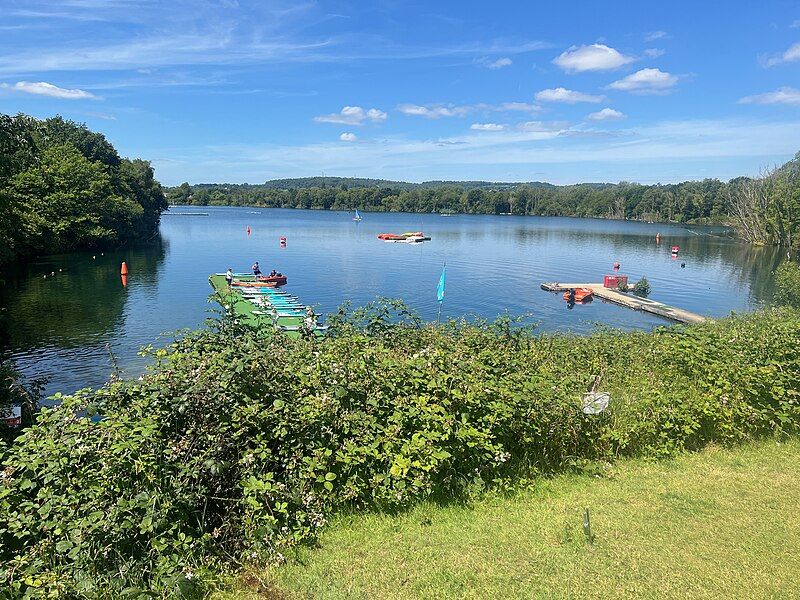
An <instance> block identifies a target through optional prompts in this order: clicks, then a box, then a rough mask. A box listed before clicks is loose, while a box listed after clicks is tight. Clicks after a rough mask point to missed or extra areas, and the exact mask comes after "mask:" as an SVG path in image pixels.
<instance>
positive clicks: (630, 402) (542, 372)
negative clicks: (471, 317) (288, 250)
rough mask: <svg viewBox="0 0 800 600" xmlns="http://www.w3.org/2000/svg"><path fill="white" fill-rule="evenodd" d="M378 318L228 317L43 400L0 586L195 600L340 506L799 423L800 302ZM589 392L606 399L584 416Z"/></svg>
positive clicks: (11, 493) (288, 544) (391, 504)
mask: <svg viewBox="0 0 800 600" xmlns="http://www.w3.org/2000/svg"><path fill="white" fill-rule="evenodd" d="M390 308H391V307H390ZM393 308H395V309H396V308H397V307H393ZM381 310H383V309H380V308H379V309H377V310H371V311H370V310H367V311H361V312H359V313H358V314H357V315H356V318H355V319H352V318H349V317H347V316H345V315H343V314H341V315H338V316H337V317H336V318H334V319H333V321H334V324H335V330H334V335H332V336H331V337H330V338H329V339H325V340H309V341H303V340H290V339H286V338H285V337H283V336H278V335H270V334H265V333H259V332H256V331H248V330H241V329H237V328H236V327H232V326H231V325H230V324H229V323H228V324H226V326H225V327H223V328H220V331H219V332H203V333H198V334H195V335H193V336H190V337H189V338H187V339H184V340H181V341H179V342H176V343H175V344H174V345H173V346H171V347H170V348H169V349H168V350H160V351H158V352H156V353H155V358H156V360H157V361H158V364H157V366H156V367H155V368H154V369H153V371H152V372H151V373H150V374H149V375H147V376H145V377H144V378H142V379H141V380H140V381H128V382H119V383H114V384H112V385H110V386H109V387H107V388H104V389H101V390H97V391H85V392H81V393H78V394H75V395H74V396H72V397H65V398H62V399H61V400H62V402H61V404H60V406H58V407H56V408H53V409H45V410H43V411H42V413H41V415H40V417H39V419H38V422H37V423H36V424H35V425H34V426H33V427H31V428H29V429H28V430H27V432H26V433H25V435H24V436H23V437H22V438H21V439H18V440H17V442H16V444H14V445H13V446H12V447H11V448H10V449H8V450H6V452H5V456H4V458H3V469H4V470H3V471H2V477H3V482H2V484H1V485H0V582H1V583H0V586H5V587H6V589H8V590H10V592H9V593H10V594H14V595H17V594H22V593H28V594H30V595H36V594H42V595H45V594H46V593H51V594H53V595H58V594H59V593H60V594H61V595H62V596H74V595H88V596H98V595H108V596H117V595H119V594H120V593H122V592H125V593H131V594H136V593H139V591H140V590H154V591H156V592H158V593H160V594H162V595H168V594H171V593H175V592H182V593H185V594H189V593H192V591H195V592H197V593H200V592H201V591H202V588H203V585H206V584H207V583H208V582H209V581H211V580H213V577H214V573H215V572H217V570H218V568H219V567H220V565H221V564H222V563H238V562H241V561H259V560H278V561H279V560H281V557H282V553H285V552H286V551H287V549H290V548H292V547H293V546H295V545H296V544H298V543H303V542H307V541H310V540H313V539H314V537H315V535H316V532H317V531H318V530H319V528H320V527H322V526H324V524H325V522H326V520H327V518H328V516H329V515H330V514H331V513H332V512H334V511H336V510H340V509H343V508H345V507H365V506H372V507H375V506H377V507H383V508H387V509H392V508H397V507H402V506H403V505H406V504H407V503H409V502H413V501H415V500H418V499H421V498H425V497H431V496H433V497H440V498H449V497H457V496H460V495H463V494H464V493H465V492H468V491H471V490H474V489H481V488H482V487H483V486H488V485H492V484H494V483H497V482H499V481H501V480H506V479H507V478H509V477H513V476H514V475H519V474H525V475H531V474H535V473H537V472H539V473H541V472H550V471H553V470H555V469H559V468H564V467H570V466H575V465H578V464H580V463H581V461H584V460H586V459H597V458H603V459H612V458H614V457H617V456H620V455H636V456H669V455H673V454H675V453H676V452H680V451H683V450H685V449H694V448H698V447H700V446H702V445H703V444H706V443H708V442H710V441H712V440H713V441H716V442H719V443H733V442H737V441H739V440H743V439H747V438H749V437H752V436H756V435H760V434H772V433H776V432H784V433H789V432H793V431H795V430H796V428H797V425H798V422H800V409H799V408H798V392H799V391H800V355H798V353H797V352H796V348H797V347H798V345H799V344H800V314H798V313H796V312H794V311H791V310H783V311H778V310H775V311H765V312H762V313H759V314H756V315H750V316H743V317H735V318H730V319H726V320H724V321H720V322H715V323H707V324H703V325H699V326H693V327H670V328H662V329H658V330H656V331H654V332H652V333H645V332H639V333H619V332H615V331H603V332H598V333H597V334H595V335H592V336H588V337H573V336H570V335H545V336H534V335H533V334H532V332H531V331H530V330H527V329H524V328H518V327H515V326H514V324H513V323H510V322H508V321H501V322H498V323H496V324H492V325H487V324H477V325H466V324H464V323H450V324H448V325H446V326H442V327H438V328H437V327H432V326H425V327H422V326H419V325H418V324H417V322H416V321H415V320H413V319H406V320H405V324H404V325H401V326H390V325H388V324H387V320H388V319H391V318H392V315H393V313H392V311H391V310H389V309H386V310H384V312H383V314H382V315H381V314H380V311H381ZM367 330H368V331H369V332H370V335H367V333H366V331H367ZM589 389H596V390H602V391H607V392H609V393H610V394H611V398H612V401H611V405H610V407H609V409H608V410H606V411H605V412H604V413H602V414H600V415H595V416H589V415H585V414H584V413H583V412H582V410H581V409H582V395H583V394H584V393H585V392H586V391H587V390H589Z"/></svg>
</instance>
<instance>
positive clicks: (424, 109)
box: [397, 104, 473, 119]
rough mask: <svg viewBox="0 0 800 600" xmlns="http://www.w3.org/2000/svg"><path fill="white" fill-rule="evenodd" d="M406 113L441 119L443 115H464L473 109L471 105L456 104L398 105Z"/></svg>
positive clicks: (398, 108)
mask: <svg viewBox="0 0 800 600" xmlns="http://www.w3.org/2000/svg"><path fill="white" fill-rule="evenodd" d="M397 110H399V111H400V112H401V113H403V114H404V115H409V116H413V117H426V118H428V119H439V118H441V117H463V116H466V115H467V114H469V112H470V111H472V110H473V107H471V106H455V105H452V104H451V105H449V106H444V105H441V104H439V105H432V106H420V105H419V104H400V105H399V106H398V107H397Z"/></svg>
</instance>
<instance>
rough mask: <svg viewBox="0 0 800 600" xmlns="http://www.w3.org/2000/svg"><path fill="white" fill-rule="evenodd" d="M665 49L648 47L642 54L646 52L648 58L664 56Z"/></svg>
mask: <svg viewBox="0 0 800 600" xmlns="http://www.w3.org/2000/svg"><path fill="white" fill-rule="evenodd" d="M664 53H665V51H664V50H662V49H661V48H647V49H646V50H645V51H644V52H642V54H644V55H645V56H646V57H647V58H658V57H659V56H664Z"/></svg>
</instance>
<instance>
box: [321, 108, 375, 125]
mask: <svg viewBox="0 0 800 600" xmlns="http://www.w3.org/2000/svg"><path fill="white" fill-rule="evenodd" d="M386 116H387V115H386V113H385V112H383V111H382V110H379V109H377V108H370V109H366V110H365V109H363V108H361V107H360V106H345V107H344V108H342V110H341V111H339V112H338V113H332V114H329V115H320V116H318V117H314V121H316V122H317V123H339V124H342V125H363V124H364V123H366V122H367V121H369V122H372V123H380V122H381V121H385V120H386Z"/></svg>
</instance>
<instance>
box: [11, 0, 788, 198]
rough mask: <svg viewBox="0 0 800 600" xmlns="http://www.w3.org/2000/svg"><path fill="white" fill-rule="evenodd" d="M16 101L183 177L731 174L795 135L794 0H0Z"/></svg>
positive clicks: (784, 150)
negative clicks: (98, 134)
mask: <svg viewBox="0 0 800 600" xmlns="http://www.w3.org/2000/svg"><path fill="white" fill-rule="evenodd" d="M0 111H2V112H5V113H12V114H13V113H16V112H25V113H29V114H32V115H35V116H37V117H47V116H51V115H54V114H61V115H63V116H64V117H66V118H70V119H74V120H76V121H80V122H85V123H86V124H87V125H88V126H89V127H90V128H92V129H94V130H97V131H102V132H103V133H105V134H106V136H107V137H108V138H109V139H110V140H111V141H112V142H113V143H114V144H115V145H116V147H117V148H118V149H119V150H120V152H121V153H122V154H123V155H127V156H135V157H141V158H146V159H149V160H151V161H152V163H153V165H154V167H155V169H156V175H157V177H158V178H159V179H160V180H161V181H162V182H163V183H165V184H170V185H171V184H177V183H180V182H182V181H189V182H190V183H198V182H233V183H240V182H251V183H257V182H262V181H264V180H266V179H272V178H278V177H297V176H313V175H320V174H322V173H323V172H324V173H325V174H326V175H336V176H360V177H380V178H387V179H400V180H405V181H423V180H430V179H462V180H463V179H484V180H498V181H499V180H502V181H531V180H541V181H550V182H553V183H574V182H581V181H611V182H616V181H621V180H627V181H640V182H643V183H656V182H663V183H666V182H674V181H682V180H686V179H697V178H703V177H719V178H722V179H729V178H731V177H735V176H738V175H742V174H749V175H753V174H756V173H758V171H759V169H761V168H762V167H764V166H768V165H771V164H773V163H779V162H783V161H785V160H787V159H789V158H790V157H791V156H792V155H794V153H795V152H797V151H798V150H800V2H797V1H785V0H784V1H762V2H753V1H727V2H722V1H707V2H696V1H694V2H683V1H673V2H655V1H646V0H641V1H638V2H635V1H630V2H621V1H618V2H606V3H598V2H597V1H596V0H594V1H586V2H583V1H572V2H560V3H551V2H533V1H528V2H466V1H458V2H399V1H398V2H392V1H381V0H377V1H374V2H346V1H333V2H327V1H325V2H323V1H320V2H302V1H298V2H270V1H263V2H255V1H254V2H246V1H244V0H238V1H237V0H216V1H212V0H206V1H204V0H199V1H192V2H188V1H184V0H172V1H170V2H155V1H149V0H107V1H105V0H59V1H57V2H56V1H44V0H25V1H13V0H0Z"/></svg>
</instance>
